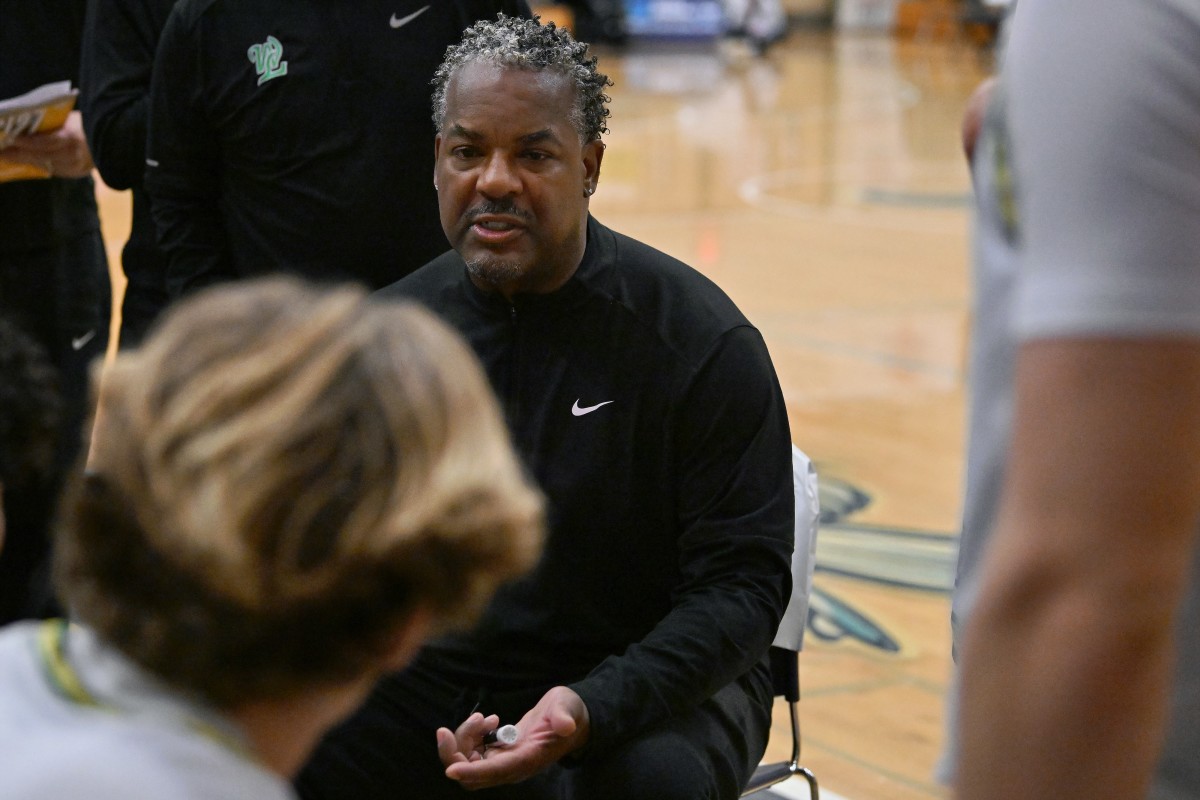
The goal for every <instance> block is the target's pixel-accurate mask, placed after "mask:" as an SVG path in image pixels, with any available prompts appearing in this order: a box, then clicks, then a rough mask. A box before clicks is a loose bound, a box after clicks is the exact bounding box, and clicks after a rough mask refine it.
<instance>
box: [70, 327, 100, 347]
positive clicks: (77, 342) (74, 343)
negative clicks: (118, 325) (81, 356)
mask: <svg viewBox="0 0 1200 800" xmlns="http://www.w3.org/2000/svg"><path fill="white" fill-rule="evenodd" d="M95 336H96V329H95V328H92V329H91V330H90V331H88V332H87V333H85V334H84V335H83V336H80V337H79V338H78V339H72V340H71V349H72V350H82V349H83V346H84V345H85V344H87V343H88V342H90V341H91V340H92V339H93V338H94V337H95Z"/></svg>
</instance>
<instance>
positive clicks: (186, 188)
mask: <svg viewBox="0 0 1200 800" xmlns="http://www.w3.org/2000/svg"><path fill="white" fill-rule="evenodd" d="M180 11H181V9H179V8H176V9H175V10H174V11H173V13H172V14H171V15H170V17H168V19H167V22H166V25H165V26H164V27H163V32H162V36H161V37H160V39H159V44H158V50H157V56H156V58H155V62H154V67H153V76H152V78H151V83H150V86H151V89H150V117H151V120H152V122H150V123H149V128H148V132H147V137H148V147H147V151H146V152H147V158H146V162H145V163H146V165H147V166H148V167H149V168H150V173H153V174H154V177H155V178H156V180H155V182H154V183H151V182H150V180H149V176H148V178H147V190H148V191H149V192H150V211H151V214H152V216H153V218H154V222H155V226H156V228H157V231H158V245H159V247H161V248H162V250H163V252H165V253H166V254H167V258H168V261H167V275H166V284H167V292H168V294H170V295H171V296H172V297H180V296H182V295H184V294H187V293H189V292H193V291H196V290H198V289H202V288H204V287H205V286H210V285H212V284H214V283H219V282H221V281H224V280H229V279H231V278H234V277H236V274H235V272H234V270H233V264H232V261H231V256H230V252H229V240H228V237H227V236H226V234H225V228H224V223H223V222H222V220H221V208H220V193H221V182H220V177H219V176H220V169H221V163H220V158H219V150H218V147H217V143H216V141H215V139H214V137H213V135H212V129H211V127H210V126H209V124H208V122H207V120H206V119H205V118H204V116H203V115H202V113H201V111H200V110H201V108H202V103H201V100H202V95H203V93H204V89H205V83H204V80H203V77H202V75H201V73H200V72H199V66H200V64H199V62H200V54H201V53H202V52H203V49H204V42H202V41H201V42H193V41H191V35H192V32H191V31H190V30H189V28H190V25H189V22H190V21H191V15H190V14H181V13H180ZM160 160H163V161H167V162H168V163H170V164H171V165H172V169H171V172H170V173H168V174H166V175H163V174H162V173H161V172H160V171H158V170H157V169H156V167H157V166H158V164H159V161H160Z"/></svg>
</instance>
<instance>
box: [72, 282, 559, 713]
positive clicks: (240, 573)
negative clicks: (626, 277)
mask: <svg viewBox="0 0 1200 800" xmlns="http://www.w3.org/2000/svg"><path fill="white" fill-rule="evenodd" d="M99 385H100V389H99V407H100V408H101V409H102V424H101V425H100V426H99V427H98V430H97V436H96V439H95V443H94V446H93V452H92V454H91V458H90V460H89V465H88V470H87V472H86V473H85V474H84V475H83V476H81V477H80V479H78V480H77V481H76V483H75V484H74V485H73V486H72V487H71V489H70V490H69V492H68V494H67V497H66V498H65V501H64V507H63V512H62V522H61V524H60V530H59V533H58V540H57V543H56V546H57V553H56V565H55V570H56V573H55V579H56V582H57V586H58V589H59V592H60V594H61V596H62V598H63V600H64V601H65V603H66V604H67V606H68V607H69V608H70V610H71V614H72V618H73V619H74V620H76V621H79V622H82V623H83V624H84V625H86V626H87V627H89V628H91V629H92V630H93V631H95V633H96V634H97V635H98V636H99V637H101V638H102V639H103V640H105V641H106V642H108V643H109V644H111V645H112V646H114V647H115V648H117V649H118V650H120V651H121V652H122V653H123V654H124V655H125V656H127V657H128V658H129V659H131V660H132V661H134V662H136V663H137V664H138V665H140V666H141V667H143V668H144V669H146V670H148V671H150V672H152V673H154V674H155V675H157V676H159V677H161V678H162V679H163V680H165V681H166V682H167V683H168V684H169V685H170V686H171V687H173V688H175V689H179V690H182V691H184V692H186V693H188V694H190V695H193V696H199V697H201V698H203V699H204V700H205V701H207V702H208V703H210V704H212V705H214V706H216V707H217V708H220V709H225V710H233V711H236V710H238V709H239V707H242V706H245V705H247V704H258V703H262V702H268V703H269V702H272V701H278V700H287V699H288V698H291V697H295V696H299V695H306V694H309V693H311V692H313V691H314V690H316V691H320V690H322V689H330V690H338V689H339V687H342V688H346V687H352V688H354V691H353V692H351V694H352V695H354V697H351V698H349V699H351V700H355V701H356V700H357V699H361V697H360V696H358V695H359V694H365V689H362V687H364V686H366V687H368V688H369V683H370V682H371V681H373V679H374V678H376V677H378V676H379V675H380V674H381V673H382V672H384V671H387V670H390V669H394V668H396V667H399V666H400V665H402V664H403V663H404V662H405V661H406V660H407V659H408V658H409V657H410V656H411V655H412V654H413V653H414V652H415V649H416V648H417V647H418V646H419V645H420V643H421V642H422V641H423V640H424V638H425V636H426V635H427V634H428V633H430V632H432V631H437V630H439V629H443V628H445V627H448V626H454V625H459V624H464V623H467V622H469V621H471V620H472V619H473V618H474V616H475V615H476V613H477V612H478V611H479V610H480V609H481V608H482V606H483V605H484V604H485V602H486V601H487V600H488V599H489V598H490V596H491V594H492V593H493V591H494V590H495V589H496V588H497V586H498V585H499V584H500V583H501V582H503V581H505V580H507V579H510V578H512V577H515V576H517V575H518V574H520V573H521V572H523V571H525V570H526V569H528V568H529V567H530V566H531V565H532V563H533V561H534V560H535V559H536V558H537V556H538V554H539V552H540V544H541V523H542V506H541V499H540V496H539V495H538V494H537V493H536V491H535V490H533V489H532V488H530V486H529V485H528V484H527V483H526V482H525V479H524V478H523V477H522V473H521V471H520V468H519V467H518V464H517V462H516V460H515V458H514V456H513V453H512V451H511V449H510V446H509V442H508V436H507V433H506V431H505V427H504V424H503V422H502V420H501V417H500V414H499V411H498V409H497V406H496V403H495V401H494V399H493V397H492V395H491V392H490V389H489V388H488V385H487V383H486V380H485V378H484V376H483V374H482V372H481V370H480V368H479V366H478V364H477V362H476V360H475V357H474V356H473V354H472V353H471V352H470V351H469V350H468V348H467V347H466V345H465V344H464V343H463V342H461V341H460V339H459V338H458V336H457V334H455V333H453V332H452V331H451V330H450V329H449V328H447V327H446V326H445V325H443V324H442V323H440V322H439V321H438V320H437V319H435V318H434V317H433V316H432V315H431V314H429V313H427V312H425V311H423V310H422V309H420V308H419V307H417V306H415V305H391V304H384V303H382V302H378V301H370V300H368V299H367V297H366V295H365V294H364V293H363V292H362V291H360V290H357V289H352V288H338V289H334V290H325V291H317V290H314V289H312V288H309V287H307V286H305V285H303V284H301V283H298V282H295V281H292V280H284V279H270V280H263V281H255V282H242V283H238V284H236V285H233V286H230V287H227V288H217V289H214V290H210V291H209V292H206V293H203V294H201V295H199V296H197V297H195V298H194V299H191V300H189V301H187V302H184V303H182V304H181V305H180V306H178V307H177V308H176V309H174V310H173V311H172V312H171V313H170V314H169V315H168V316H167V318H166V319H165V321H164V322H163V324H162V325H161V326H160V327H159V328H158V329H157V331H155V333H154V334H153V335H152V336H151V337H150V338H149V339H148V340H147V341H146V342H145V344H144V345H142V346H141V347H140V348H139V349H137V350H134V351H129V352H122V353H121V354H119V355H118V356H117V358H116V361H115V363H113V364H112V365H111V366H110V367H109V368H107V369H106V371H105V373H104V376H103V381H102V382H100V384H99ZM359 689H362V691H361V692H360V691H359ZM349 710H351V709H350V708H347V709H346V711H349Z"/></svg>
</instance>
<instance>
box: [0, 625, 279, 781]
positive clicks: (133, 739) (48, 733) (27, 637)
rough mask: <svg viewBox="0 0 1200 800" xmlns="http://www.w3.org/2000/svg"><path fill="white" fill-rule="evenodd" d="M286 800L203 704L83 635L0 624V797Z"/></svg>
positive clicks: (232, 732) (238, 740) (73, 628)
mask: <svg viewBox="0 0 1200 800" xmlns="http://www.w3.org/2000/svg"><path fill="white" fill-rule="evenodd" d="M83 798H86V799H87V800H294V795H293V793H292V791H291V789H290V787H289V786H288V784H287V783H285V782H284V781H283V780H282V779H281V778H279V777H278V776H276V775H274V774H272V773H270V772H267V771H266V770H265V769H264V768H262V767H261V766H260V765H259V764H257V763H256V762H255V761H253V760H252V759H251V758H250V757H249V755H248V753H247V752H246V751H245V750H244V744H243V741H242V739H241V737H240V734H239V733H238V732H237V730H236V729H234V728H233V727H232V726H231V725H230V723H229V722H227V721H226V720H224V719H223V718H222V717H221V716H220V715H218V714H216V713H215V712H213V711H212V710H210V709H206V708H204V707H203V706H201V705H199V704H196V703H192V702H189V701H187V700H186V699H184V698H182V697H180V696H179V695H178V694H177V693H176V692H173V691H171V690H170V689H168V688H166V687H165V686H163V685H162V684H161V683H160V682H158V681H156V680H155V679H154V678H152V677H151V676H150V675H148V674H147V673H146V672H144V671H143V670H141V669H139V668H138V667H137V666H135V665H134V664H133V663H131V662H130V661H129V660H128V659H126V658H124V657H123V656H122V655H120V654H119V653H117V652H116V651H115V650H113V649H112V648H110V647H106V646H105V645H104V644H103V643H102V642H100V641H99V640H98V639H97V638H96V637H95V636H94V635H93V634H91V632H90V631H88V630H86V629H84V628H79V627H76V626H71V627H70V628H69V630H68V629H67V628H66V626H65V625H60V624H59V623H58V622H47V623H29V622H26V623H18V624H15V625H10V626H8V627H7V628H4V629H3V630H0V800H83Z"/></svg>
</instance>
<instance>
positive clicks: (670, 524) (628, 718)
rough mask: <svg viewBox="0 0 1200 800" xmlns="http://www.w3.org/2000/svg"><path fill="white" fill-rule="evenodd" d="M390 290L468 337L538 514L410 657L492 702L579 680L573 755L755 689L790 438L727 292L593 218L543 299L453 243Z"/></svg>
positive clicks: (778, 595) (771, 378)
mask: <svg viewBox="0 0 1200 800" xmlns="http://www.w3.org/2000/svg"><path fill="white" fill-rule="evenodd" d="M381 294H382V295H383V296H384V297H408V298H412V299H416V300H419V301H421V302H423V303H425V304H426V305H428V306H429V307H430V308H431V309H433V310H434V311H435V312H437V313H439V314H440V315H441V316H442V317H443V318H444V319H446V321H447V322H449V323H450V324H452V325H453V326H455V327H456V328H457V329H458V330H459V331H461V332H462V333H463V334H464V335H465V336H466V338H467V339H468V341H470V343H471V344H472V346H473V348H474V349H475V352H476V354H477V355H478V356H479V357H480V360H481V362H482V363H483V364H484V368H485V369H486V371H487V374H488V376H489V379H490V381H491V383H492V386H493V388H494V389H495V391H496V393H497V396H498V397H499V398H500V402H501V405H502V407H503V408H504V410H505V414H506V418H507V420H508V425H509V429H510V431H511V433H512V436H513V442H514V445H515V447H516V449H517V451H518V452H519V453H520V454H521V456H522V458H523V461H524V463H525V464H526V466H527V468H528V469H529V471H530V472H531V474H532V475H533V476H534V477H535V478H536V480H537V482H538V485H539V486H540V487H541V488H542V491H543V492H544V493H545V495H546V497H547V501H548V506H547V519H548V524H549V535H548V537H547V541H546V547H545V551H544V554H543V557H542V560H541V562H540V563H539V565H538V566H537V568H536V569H535V570H534V571H533V572H532V573H531V574H530V575H528V576H526V577H524V578H522V579H521V580H519V581H516V582H515V583H513V584H510V585H508V586H505V587H504V588H502V589H501V590H500V591H499V592H498V593H497V595H496V597H495V599H494V600H493V601H492V603H491V604H490V605H489V607H488V608H487V609H486V610H485V612H484V614H483V617H482V619H481V621H480V624H479V625H478V626H477V627H476V629H475V630H474V631H472V632H471V633H469V634H467V635H464V636H452V637H447V638H445V639H443V640H440V641H437V642H434V643H431V644H430V645H429V646H428V647H426V649H425V650H424V651H423V653H422V654H421V655H420V656H419V657H418V660H419V661H420V662H422V665H423V666H424V667H428V668H429V669H431V670H434V671H435V672H436V674H440V675H444V676H447V677H448V678H450V679H451V680H454V681H456V682H458V683H459V684H460V685H464V686H467V687H471V686H477V687H482V688H484V689H486V690H490V691H494V692H512V691H528V690H541V691H544V690H545V689H548V688H549V687H550V686H554V685H566V686H569V687H570V688H572V689H573V690H574V691H576V692H577V693H578V694H579V695H580V696H581V697H582V698H583V700H584V702H585V703H586V704H587V707H588V712H589V715H590V718H591V725H592V727H591V736H590V740H589V743H588V747H587V750H586V753H587V755H584V756H583V757H585V758H586V757H590V755H594V754H600V753H604V752H605V751H610V750H611V748H613V747H615V746H617V745H619V744H620V743H621V742H622V741H624V740H626V739H628V738H630V737H632V736H635V735H636V734H637V733H638V732H639V731H643V730H646V729H647V728H649V727H651V726H653V725H654V724H656V723H658V722H660V721H662V720H664V719H666V718H669V717H671V716H673V715H676V714H680V713H683V712H686V711H688V710H690V709H693V708H695V707H696V706H697V705H699V704H700V703H701V702H703V701H704V700H706V699H707V698H708V697H710V696H711V695H713V694H714V693H716V692H717V690H719V689H721V688H722V687H725V686H727V685H729V684H730V683H732V682H734V681H736V680H739V679H740V678H742V677H743V676H748V677H749V674H750V673H754V676H753V677H752V680H751V682H752V683H755V684H756V685H757V686H759V687H761V686H764V685H765V681H766V680H767V678H766V672H765V667H764V666H763V657H764V655H765V653H766V651H767V648H768V647H769V645H770V643H771V641H772V639H773V638H774V636H775V632H776V629H777V627H778V625H779V621H780V619H781V618H782V615H783V611H784V609H785V607H786V604H787V600H788V597H789V593H790V590H791V571H790V563H791V552H792V541H793V531H794V521H795V506H794V493H793V488H792V469H791V436H790V430H789V426H788V419H787V410H786V407H785V404H784V399H783V395H782V391H781V390H780V387H779V383H778V380H777V378H776V375H775V370H774V367H773V366H772V364H771V359H770V356H769V354H768V352H767V348H766V345H765V344H764V342H763V339H762V337H761V335H760V334H759V332H758V331H757V330H756V329H755V328H754V327H753V326H752V325H750V323H749V322H748V321H747V320H746V318H745V317H744V316H743V315H742V314H741V313H740V312H739V311H738V310H737V308H736V307H735V306H734V305H733V303H732V302H731V301H730V300H729V298H728V297H726V296H725V294H724V293H723V292H721V290H720V289H718V288H717V287H716V286H715V285H714V284H713V283H712V282H711V281H709V280H708V279H707V278H705V277H704V276H702V275H700V274H699V273H697V272H696V271H695V270H692V269H691V268H690V267H687V266H686V265H684V264H682V263H680V262H678V261H676V260H675V259H673V258H670V257H669V256H667V255H665V254H663V253H660V252H658V251H655V250H653V249H652V248H650V247H647V246H646V245H644V244H641V243H639V242H636V241H634V240H633V239H630V238H629V237H626V236H622V235H620V234H616V233H614V232H613V231H610V230H609V229H607V228H605V227H604V226H602V225H600V224H599V223H598V222H596V221H595V220H594V219H593V220H589V224H588V243H587V252H586V253H585V255H584V258H583V262H582V263H581V265H580V267H579V269H578V271H577V272H576V274H575V275H574V276H573V277H572V278H571V280H570V281H568V282H567V284H566V285H564V286H563V287H562V288H561V289H559V290H558V291H556V292H554V293H552V294H550V295H526V296H521V295H518V296H517V297H515V298H514V299H513V302H512V303H509V302H508V301H506V300H504V299H503V298H502V297H500V296H499V295H489V294H486V293H484V292H481V291H480V290H478V289H477V288H476V287H474V286H473V284H471V282H470V280H469V278H467V276H466V270H465V265H464V264H463V262H462V259H461V258H459V257H458V255H457V253H453V252H451V253H447V254H445V255H444V256H442V257H441V258H439V259H438V260H436V261H435V262H433V263H431V264H430V265H429V266H427V267H425V268H423V269H421V270H418V271H417V272H416V273H414V274H413V275H411V276H409V277H408V278H407V279H405V280H403V281H401V282H399V283H397V284H396V285H395V286H393V287H390V288H389V289H388V290H385V292H383V293H381ZM597 404H599V405H597ZM765 694H766V696H767V697H766V701H765V702H768V703H769V691H768V692H765ZM757 701H758V699H757V697H756V698H755V702H757Z"/></svg>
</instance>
